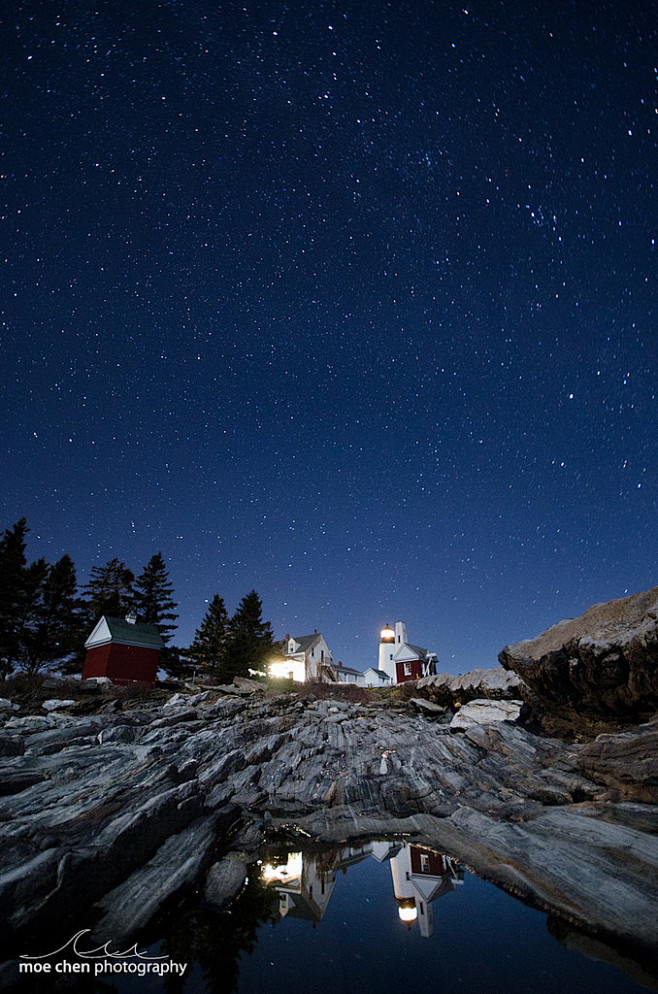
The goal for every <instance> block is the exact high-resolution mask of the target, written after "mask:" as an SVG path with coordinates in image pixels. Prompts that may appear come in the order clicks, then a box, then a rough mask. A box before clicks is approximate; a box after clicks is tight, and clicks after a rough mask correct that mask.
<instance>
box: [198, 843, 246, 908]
mask: <svg viewBox="0 0 658 994" xmlns="http://www.w3.org/2000/svg"><path fill="white" fill-rule="evenodd" d="M246 879H247V868H246V866H245V865H244V863H243V862H241V860H239V859H238V858H236V857H235V856H228V857H227V858H226V859H222V860H220V862H219V863H214V864H213V865H212V866H211V867H210V870H209V871H208V876H207V877H206V885H205V888H204V892H203V894H204V897H205V899H206V903H207V904H209V905H210V907H211V908H213V909H214V910H215V911H223V910H224V908H226V907H227V906H228V905H229V904H230V903H231V901H233V900H234V899H235V898H236V897H237V896H238V894H239V893H240V892H241V891H242V889H243V887H244V885H245V881H246Z"/></svg>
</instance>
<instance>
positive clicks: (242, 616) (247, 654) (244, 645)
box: [225, 590, 274, 679]
mask: <svg viewBox="0 0 658 994" xmlns="http://www.w3.org/2000/svg"><path fill="white" fill-rule="evenodd" d="M262 610H263V604H262V601H261V599H260V597H259V596H258V594H257V593H256V591H255V590H252V591H250V593H248V594H246V595H245V596H244V597H243V598H242V600H241V601H240V604H239V605H238V609H237V611H236V612H235V614H234V615H233V618H232V619H231V637H230V639H229V645H228V651H227V661H226V667H225V679H232V678H233V677H234V676H248V675H249V670H250V669H255V670H258V669H264V668H265V667H266V662H265V661H266V659H267V657H268V656H269V655H270V654H271V652H272V649H273V645H274V638H273V635H272V628H271V625H270V623H269V621H263V618H262Z"/></svg>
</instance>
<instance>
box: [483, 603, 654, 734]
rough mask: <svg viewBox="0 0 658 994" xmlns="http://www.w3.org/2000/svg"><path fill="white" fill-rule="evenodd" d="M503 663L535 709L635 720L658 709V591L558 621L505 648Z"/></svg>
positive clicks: (601, 606) (594, 608)
mask: <svg viewBox="0 0 658 994" xmlns="http://www.w3.org/2000/svg"><path fill="white" fill-rule="evenodd" d="M498 658H499V661H500V663H501V665H502V666H503V667H504V668H505V669H506V670H508V671H513V672H514V673H516V674H517V675H518V676H519V677H520V678H521V679H522V680H523V681H524V683H525V684H526V685H527V686H528V688H529V689H530V691H531V697H530V700H531V702H532V703H533V704H534V705H535V706H537V705H538V706H540V707H542V708H544V709H548V710H551V709H553V710H556V711H557V712H558V713H559V714H564V713H565V712H566V711H571V712H583V711H585V712H591V713H593V714H596V715H601V716H605V717H608V718H616V719H621V720H623V721H637V720H642V719H644V718H648V717H650V716H651V715H652V714H653V713H654V712H656V711H658V587H653V588H652V589H651V590H648V591H646V592H644V593H638V594H633V595H631V596H630V597H623V598H621V599H619V600H614V601H609V602H607V603H604V604H595V605H594V606H593V607H591V608H589V609H588V610H587V611H585V613H584V614H582V615H581V616H580V617H578V618H570V619H568V620H566V621H561V622H559V623H558V624H557V625H554V626H553V627H552V628H549V629H548V630H547V631H545V632H543V633H542V634H541V635H539V636H537V637H536V638H534V639H526V640H524V641H522V642H517V643H516V644H515V645H510V646H506V647H505V648H504V649H503V650H502V652H501V653H500V655H499V657H498Z"/></svg>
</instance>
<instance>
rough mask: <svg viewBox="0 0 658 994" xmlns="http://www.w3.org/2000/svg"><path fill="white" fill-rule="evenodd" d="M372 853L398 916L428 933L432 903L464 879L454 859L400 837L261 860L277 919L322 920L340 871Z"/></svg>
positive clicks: (315, 922) (423, 932)
mask: <svg viewBox="0 0 658 994" xmlns="http://www.w3.org/2000/svg"><path fill="white" fill-rule="evenodd" d="M368 857H372V858H373V859H375V860H376V861H377V862H378V863H385V862H389V863H390V866H391V876H392V878H393V891H394V894H395V900H396V902H397V907H398V915H399V917H400V920H401V921H403V922H405V923H406V924H407V925H408V926H409V928H411V926H412V925H413V924H414V923H416V922H417V923H418V928H419V931H420V934H421V935H422V936H425V937H429V936H431V935H432V932H433V912H432V903H433V902H434V901H436V900H437V899H438V898H439V897H443V895H444V894H448V893H450V891H452V890H454V889H455V887H456V886H457V885H458V884H461V883H463V881H464V871H463V869H462V868H461V866H460V865H459V863H457V862H456V861H455V860H453V859H452V858H451V857H450V856H445V855H444V854H443V853H439V852H436V851H435V850H434V849H429V848H428V847H426V846H417V845H410V844H408V843H406V842H402V841H400V840H388V841H378V842H368V843H365V844H364V845H362V846H355V847H350V848H345V849H334V850H327V851H324V852H305V853H302V852H293V853H286V854H285V855H284V856H273V857H272V858H271V859H270V860H266V861H265V862H264V863H263V864H262V865H261V878H262V880H263V881H264V882H265V883H267V884H270V885H272V886H273V887H275V888H276V890H277V892H278V895H279V916H280V918H300V919H304V920H306V921H310V922H312V923H313V925H316V924H317V923H318V922H320V921H322V918H323V917H324V913H325V911H326V910H327V906H328V904H329V901H330V899H331V895H332V893H333V890H334V887H335V886H336V879H337V875H338V873H339V872H340V871H342V872H343V873H346V872H347V868H348V867H349V866H353V865H354V864H356V863H360V862H361V861H362V860H364V859H367V858H368Z"/></svg>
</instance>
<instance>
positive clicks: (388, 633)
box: [378, 625, 396, 683]
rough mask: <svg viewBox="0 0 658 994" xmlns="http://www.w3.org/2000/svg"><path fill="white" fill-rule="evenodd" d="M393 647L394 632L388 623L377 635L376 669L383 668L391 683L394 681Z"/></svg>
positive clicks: (394, 647)
mask: <svg viewBox="0 0 658 994" xmlns="http://www.w3.org/2000/svg"><path fill="white" fill-rule="evenodd" d="M395 649H396V646H395V632H394V631H393V629H392V628H391V626H390V625H386V627H385V628H382V630H381V632H380V635H379V664H378V669H380V670H383V671H384V673H386V675H387V676H388V677H389V678H390V679H391V681H392V682H393V683H395V663H394V662H393V653H394V652H395Z"/></svg>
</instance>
